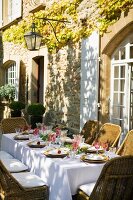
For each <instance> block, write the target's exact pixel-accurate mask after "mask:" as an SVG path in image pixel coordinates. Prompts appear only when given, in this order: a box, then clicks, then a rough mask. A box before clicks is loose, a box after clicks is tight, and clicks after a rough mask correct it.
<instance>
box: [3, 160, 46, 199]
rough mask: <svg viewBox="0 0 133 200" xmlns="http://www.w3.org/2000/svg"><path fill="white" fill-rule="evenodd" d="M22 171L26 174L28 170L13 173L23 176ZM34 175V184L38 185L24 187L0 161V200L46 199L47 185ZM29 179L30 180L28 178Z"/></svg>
mask: <svg viewBox="0 0 133 200" xmlns="http://www.w3.org/2000/svg"><path fill="white" fill-rule="evenodd" d="M24 173H25V174H28V173H30V172H23V173H14V175H16V176H18V175H19V174H22V177H24ZM34 176H35V178H36V179H35V180H36V182H37V184H36V185H38V186H34V187H27V188H26V187H24V186H22V185H21V184H20V183H19V182H18V181H17V180H16V179H15V178H14V176H13V174H11V173H10V172H9V171H8V170H7V169H6V168H5V166H4V165H3V163H2V162H1V161H0V199H2V200H26V199H27V200H48V197H49V192H48V186H46V185H45V184H44V182H43V181H42V180H41V179H40V178H37V176H36V175H34ZM21 179H22V178H21ZM35 180H34V181H35ZM29 181H31V180H30V179H29ZM39 181H40V182H39ZM23 182H24V180H23Z"/></svg>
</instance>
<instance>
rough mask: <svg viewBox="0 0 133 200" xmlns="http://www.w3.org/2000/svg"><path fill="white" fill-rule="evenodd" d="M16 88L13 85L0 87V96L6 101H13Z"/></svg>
mask: <svg viewBox="0 0 133 200" xmlns="http://www.w3.org/2000/svg"><path fill="white" fill-rule="evenodd" d="M15 93H16V88H15V86H14V85H10V84H6V85H3V86H1V87H0V96H1V97H2V98H4V99H5V100H6V101H12V100H14V99H15Z"/></svg>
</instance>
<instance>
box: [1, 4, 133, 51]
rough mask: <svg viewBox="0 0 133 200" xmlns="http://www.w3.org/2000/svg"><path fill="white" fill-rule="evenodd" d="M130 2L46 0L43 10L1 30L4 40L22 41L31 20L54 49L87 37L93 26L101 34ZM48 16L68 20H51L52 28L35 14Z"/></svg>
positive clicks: (48, 45) (47, 44)
mask: <svg viewBox="0 0 133 200" xmlns="http://www.w3.org/2000/svg"><path fill="white" fill-rule="evenodd" d="M132 5H133V0H112V1H110V0H106V1H105V0H91V1H90V0H71V1H70V0H54V2H53V1H52V3H48V5H47V6H46V8H45V10H40V11H39V12H36V13H34V16H33V15H32V14H29V16H28V17H27V18H25V19H23V20H22V21H21V22H19V23H18V24H17V25H13V26H11V27H10V28H8V29H6V30H5V31H4V32H3V41H8V42H13V43H19V44H22V43H23V44H24V34H25V33H26V32H29V31H30V26H31V24H32V21H33V20H34V22H35V24H36V31H38V32H40V33H41V34H42V35H43V41H42V43H43V44H44V45H46V46H47V47H48V50H49V52H53V51H55V50H56V51H57V50H59V49H60V48H62V47H63V46H66V45H67V44H68V43H75V42H78V41H79V40H80V39H81V38H84V37H87V36H89V35H90V34H91V32H92V31H93V30H94V29H98V30H99V32H100V33H101V34H103V33H105V32H106V30H107V28H108V26H110V25H111V24H113V23H114V22H116V20H118V19H119V18H120V16H121V13H122V12H123V11H124V12H127V11H128V10H129V9H130V8H131V7H132ZM43 17H46V18H51V19H57V20H67V21H69V22H71V23H58V22H55V21H51V23H52V26H53V27H54V29H55V31H56V36H57V38H58V41H59V42H58V41H57V40H56V38H55V35H54V32H53V29H52V27H51V26H50V24H49V23H48V21H45V20H41V19H38V18H43Z"/></svg>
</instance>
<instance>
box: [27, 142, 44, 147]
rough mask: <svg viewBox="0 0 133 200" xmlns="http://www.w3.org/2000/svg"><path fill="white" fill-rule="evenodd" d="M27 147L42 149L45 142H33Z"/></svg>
mask: <svg viewBox="0 0 133 200" xmlns="http://www.w3.org/2000/svg"><path fill="white" fill-rule="evenodd" d="M27 145H28V146H29V147H31V148H43V147H45V146H46V142H40V141H34V142H29V143H28V144H27Z"/></svg>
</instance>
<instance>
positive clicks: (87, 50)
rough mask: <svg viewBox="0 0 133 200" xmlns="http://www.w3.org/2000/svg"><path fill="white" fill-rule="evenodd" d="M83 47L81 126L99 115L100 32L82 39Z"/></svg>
mask: <svg viewBox="0 0 133 200" xmlns="http://www.w3.org/2000/svg"><path fill="white" fill-rule="evenodd" d="M81 48H82V52H81V83H80V84H81V92H80V93H81V101H80V128H82V127H83V125H84V123H85V122H86V121H87V120H89V119H92V120H96V119H97V117H98V116H97V114H98V110H97V103H98V73H99V72H98V67H99V66H98V65H99V34H98V32H93V33H92V35H91V36H90V37H89V38H87V39H84V40H82V47H81Z"/></svg>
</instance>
